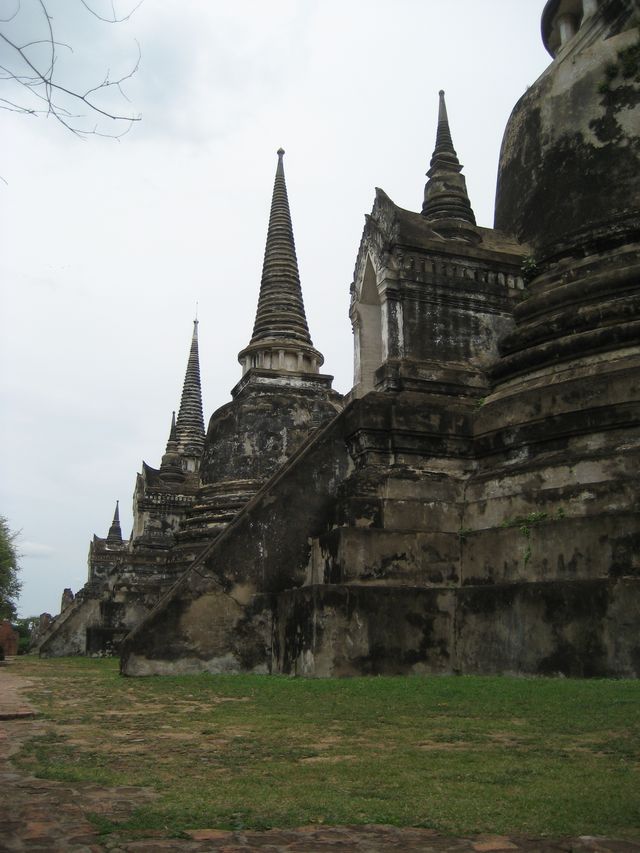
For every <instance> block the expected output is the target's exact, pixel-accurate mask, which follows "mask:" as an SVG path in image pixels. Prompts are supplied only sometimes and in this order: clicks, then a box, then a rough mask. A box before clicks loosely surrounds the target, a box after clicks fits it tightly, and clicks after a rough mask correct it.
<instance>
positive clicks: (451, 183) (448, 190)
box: [422, 90, 476, 225]
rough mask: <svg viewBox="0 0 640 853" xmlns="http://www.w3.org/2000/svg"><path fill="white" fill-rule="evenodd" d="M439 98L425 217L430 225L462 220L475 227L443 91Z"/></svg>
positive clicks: (425, 200)
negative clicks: (444, 220) (449, 220)
mask: <svg viewBox="0 0 640 853" xmlns="http://www.w3.org/2000/svg"><path fill="white" fill-rule="evenodd" d="M439 94H440V106H439V110H438V130H437V133H436V147H435V149H434V152H433V157H432V158H431V164H430V169H429V171H428V172H427V177H428V178H429V180H428V181H427V184H426V186H425V188H424V204H423V205H422V215H423V216H424V217H425V218H426V219H428V220H429V221H430V222H437V221H439V220H443V219H460V220H462V221H464V222H469V223H471V224H472V225H475V224H476V218H475V216H474V213H473V210H472V209H471V203H470V202H469V196H468V194H467V184H466V181H465V179H464V176H463V175H462V174H461V172H462V166H461V165H460V161H459V160H458V155H457V154H456V150H455V148H454V147H453V140H452V139H451V130H450V129H449V118H448V116H447V105H446V103H445V100H444V92H443V91H442V90H441V91H440V93H439Z"/></svg>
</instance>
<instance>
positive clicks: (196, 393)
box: [176, 320, 204, 457]
mask: <svg viewBox="0 0 640 853" xmlns="http://www.w3.org/2000/svg"><path fill="white" fill-rule="evenodd" d="M176 440H177V442H178V450H179V452H180V453H181V454H182V455H183V456H192V457H199V456H200V454H201V453H202V448H203V447H204V418H203V416H202V389H201V387H200V359H199V356H198V321H197V320H194V321H193V337H192V338H191V349H190V351H189V361H188V362H187V371H186V373H185V377H184V385H183V387H182V398H181V400H180V409H179V411H178V420H177V423H176Z"/></svg>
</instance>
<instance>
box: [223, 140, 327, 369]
mask: <svg viewBox="0 0 640 853" xmlns="http://www.w3.org/2000/svg"><path fill="white" fill-rule="evenodd" d="M283 156H284V150H283V149H282V148H280V149H278V166H277V168H276V177H275V182H274V185H273V196H272V199H271V213H270V216H269V228H268V231H267V245H266V247H265V251H264V263H263V265H262V279H261V282H260V295H259V297H258V310H257V311H256V319H255V323H254V326H253V335H252V337H251V341H250V342H249V345H248V346H247V347H246V348H245V349H244V350H242V352H240V353H239V354H238V360H239V361H240V363H241V364H242V366H243V373H246V372H247V371H248V370H250V369H251V368H252V367H256V368H260V369H263V370H269V371H270V372H271V375H274V374H275V373H277V374H278V375H279V376H280V377H283V378H284V379H285V381H288V380H287V379H286V375H287V374H288V373H291V372H302V373H318V368H319V366H320V365H321V364H322V363H323V361H324V358H323V357H322V354H321V353H319V352H318V351H317V350H316V349H314V348H313V343H312V341H311V336H310V335H309V327H308V326H307V318H306V315H305V311H304V303H303V301H302V289H301V287H300V273H299V271H298V259H297V258H296V247H295V243H294V240H293V227H292V225H291V213H290V211H289V198H288V196H287V186H286V183H285V178H284V166H283V162H282V158H283Z"/></svg>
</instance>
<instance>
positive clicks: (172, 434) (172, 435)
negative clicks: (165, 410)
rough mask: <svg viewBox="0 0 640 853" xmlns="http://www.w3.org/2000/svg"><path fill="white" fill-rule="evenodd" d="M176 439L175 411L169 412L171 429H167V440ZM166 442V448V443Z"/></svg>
mask: <svg viewBox="0 0 640 853" xmlns="http://www.w3.org/2000/svg"><path fill="white" fill-rule="evenodd" d="M177 441H178V431H177V430H176V413H175V411H173V412H171V429H170V430H169V442H174V443H176V442H177ZM169 442H167V449H168V444H169Z"/></svg>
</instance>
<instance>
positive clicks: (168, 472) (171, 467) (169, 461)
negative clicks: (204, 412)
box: [160, 412, 184, 482]
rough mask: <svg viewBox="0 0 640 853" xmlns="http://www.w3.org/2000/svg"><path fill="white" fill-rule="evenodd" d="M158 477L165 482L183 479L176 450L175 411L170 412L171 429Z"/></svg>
mask: <svg viewBox="0 0 640 853" xmlns="http://www.w3.org/2000/svg"><path fill="white" fill-rule="evenodd" d="M160 478H161V479H162V480H164V481H165V482H178V481H182V480H184V473H183V471H182V459H181V457H180V453H179V452H178V431H177V429H176V413H175V412H172V413H171V429H170V430H169V440H168V441H167V449H166V451H165V454H164V456H163V457H162V462H161V463H160Z"/></svg>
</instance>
